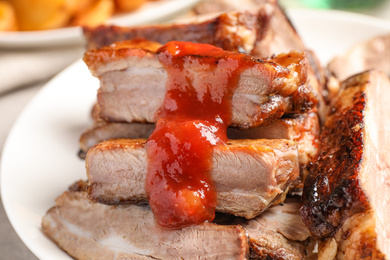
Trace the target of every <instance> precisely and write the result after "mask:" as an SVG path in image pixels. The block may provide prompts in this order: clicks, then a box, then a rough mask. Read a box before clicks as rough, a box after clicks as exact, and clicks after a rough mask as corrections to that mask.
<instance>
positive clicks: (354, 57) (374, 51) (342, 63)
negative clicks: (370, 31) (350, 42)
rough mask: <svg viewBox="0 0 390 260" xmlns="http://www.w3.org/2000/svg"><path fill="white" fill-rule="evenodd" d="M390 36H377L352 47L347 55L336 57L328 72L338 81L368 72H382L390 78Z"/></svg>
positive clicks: (331, 62) (330, 63)
mask: <svg viewBox="0 0 390 260" xmlns="http://www.w3.org/2000/svg"><path fill="white" fill-rule="evenodd" d="M389 57H390V34H387V35H381V36H376V37H374V38H371V39H369V40H366V41H363V42H360V43H357V44H355V45H354V46H352V47H351V48H350V49H349V50H348V51H347V52H346V53H345V54H343V55H341V56H338V57H335V58H334V59H332V60H331V61H330V62H329V64H328V70H329V71H330V73H331V74H332V75H333V76H335V77H336V78H337V79H338V80H344V79H346V78H348V77H350V76H352V75H354V74H356V73H361V72H363V71H366V70H372V69H375V70H382V71H383V72H385V73H386V74H387V75H388V76H389V77H390V61H389Z"/></svg>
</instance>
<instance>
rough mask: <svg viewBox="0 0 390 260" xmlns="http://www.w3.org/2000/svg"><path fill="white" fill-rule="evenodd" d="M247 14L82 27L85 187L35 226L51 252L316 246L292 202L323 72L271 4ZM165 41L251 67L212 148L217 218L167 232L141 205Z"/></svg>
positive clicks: (271, 255)
mask: <svg viewBox="0 0 390 260" xmlns="http://www.w3.org/2000/svg"><path fill="white" fill-rule="evenodd" d="M251 3H252V4H253V2H251ZM255 7H256V8H253V9H252V10H251V11H229V12H225V13H222V14H218V15H215V16H212V17H211V18H210V16H209V15H208V16H207V18H201V19H197V20H196V21H192V22H191V23H178V24H169V25H159V26H147V27H133V28H122V27H115V26H101V27H97V28H85V29H84V34H85V36H86V38H87V40H88V48H89V49H88V50H87V52H86V53H85V56H84V61H85V63H86V64H87V66H88V67H89V69H90V71H91V73H92V75H93V76H95V77H97V78H99V80H100V88H99V90H98V94H97V103H96V105H95V106H94V107H93V110H92V118H93V121H94V125H93V127H92V128H90V129H88V130H87V131H86V132H84V133H83V134H82V136H81V138H80V149H81V152H80V156H81V157H83V158H85V163H86V173H87V177H88V180H87V181H79V182H77V183H75V184H73V185H72V186H71V187H70V188H69V190H68V191H66V192H64V193H63V194H62V195H61V196H60V197H58V198H57V200H56V205H55V206H54V207H53V208H51V209H50V210H49V211H48V212H47V214H46V215H45V216H44V218H43V221H42V227H43V231H44V232H45V234H46V235H47V236H48V237H49V238H50V239H52V240H53V241H54V242H55V243H56V244H58V245H59V247H60V248H62V249H63V250H64V251H66V252H67V253H68V254H69V255H71V256H72V257H74V258H76V259H97V258H99V259H305V258H308V257H309V255H310V252H309V251H310V250H309V248H310V247H311V246H312V245H313V241H314V240H312V238H311V234H310V231H309V230H311V229H309V228H307V227H306V226H305V224H304V222H303V221H302V218H301V215H300V212H299V208H300V205H301V204H300V198H297V197H296V196H293V195H295V194H296V193H299V192H301V191H302V188H303V189H304V192H306V193H307V191H306V190H307V188H306V186H305V187H304V185H303V183H304V181H305V179H307V178H308V179H309V180H308V181H310V180H311V178H309V177H308V176H307V175H308V173H309V172H310V171H312V167H313V166H312V165H310V161H311V160H312V158H317V157H316V155H317V153H318V145H319V132H320V125H319V124H320V123H319V121H320V120H319V115H320V117H324V112H323V111H324V110H323V109H324V108H323V106H324V102H323V100H322V95H321V93H322V91H323V89H322V86H323V83H324V78H323V75H324V74H323V71H322V70H321V68H320V66H319V65H318V64H319V63H318V61H317V60H316V58H315V55H314V54H313V53H311V52H310V51H307V50H306V49H305V47H304V45H303V43H302V41H301V40H300V38H299V37H298V35H297V34H296V32H295V30H294V28H293V27H292V25H291V24H290V22H289V20H288V18H287V17H286V16H285V15H284V13H283V12H282V10H281V9H280V7H279V6H278V4H277V2H276V1H272V0H267V1H265V0H263V1H256V5H255ZM175 41H182V42H192V44H194V43H195V44H211V45H214V46H217V47H219V48H222V49H223V50H224V51H225V52H228V53H236V54H238V53H240V55H243V56H242V57H245V59H247V60H250V64H251V65H250V67H248V68H246V69H245V70H242V71H240V74H239V77H238V80H237V86H236V88H235V89H234V92H233V93H232V96H231V110H232V111H231V120H230V125H229V128H228V129H227V136H228V138H229V139H228V141H227V142H226V143H224V144H217V145H215V146H214V147H213V152H212V158H211V166H212V167H211V170H210V173H209V174H210V177H211V179H212V181H213V183H214V185H215V190H216V196H217V205H216V212H217V213H216V217H215V219H214V220H213V221H210V222H205V223H202V224H199V225H190V226H186V227H181V228H178V229H166V228H164V227H161V226H160V225H159V224H158V223H156V221H155V216H154V215H153V212H152V210H151V209H150V207H149V205H148V194H147V192H146V190H145V178H146V176H147V171H148V164H149V163H150V162H149V160H148V155H147V151H146V145H147V143H148V137H149V135H150V134H151V133H152V132H153V131H154V128H155V124H156V123H157V122H156V120H157V119H156V114H157V112H158V111H159V109H160V108H161V106H162V105H163V102H164V99H165V97H166V93H167V89H166V84H167V81H168V78H169V73H168V72H167V70H166V68H165V67H164V66H163V65H162V64H161V63H160V60H159V56H160V55H162V54H161V52H159V50H160V49H161V46H170V45H167V44H172V42H173V43H174V42H175ZM202 58H204V59H206V58H207V59H212V60H213V61H215V63H216V64H217V63H218V62H220V60H219V58H218V57H209V56H208V57H203V56H200V57H199V55H197V59H202ZM186 69H187V70H189V71H191V72H193V75H194V76H193V78H191V79H190V80H191V81H194V82H196V81H202V80H204V79H205V78H206V77H205V76H204V75H203V74H202V73H204V72H203V70H202V68H200V67H199V66H197V64H196V63H192V64H190V66H189V67H188V68H186ZM201 84H202V82H201V83H200V85H201ZM194 86H195V87H196V86H197V85H196V84H194ZM195 109H196V108H195ZM286 197H287V199H286ZM374 213H375V211H374ZM374 213H373V214H374ZM305 221H306V224H309V223H308V222H307V219H305ZM309 227H310V225H309ZM318 237H319V238H320V236H318ZM335 239H336V240H337V237H335Z"/></svg>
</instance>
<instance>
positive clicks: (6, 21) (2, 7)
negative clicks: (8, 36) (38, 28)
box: [0, 1, 18, 31]
mask: <svg viewBox="0 0 390 260" xmlns="http://www.w3.org/2000/svg"><path fill="white" fill-rule="evenodd" d="M16 30H18V24H17V21H16V14H15V10H14V8H13V6H12V5H11V4H10V3H7V2H4V1H0V31H16Z"/></svg>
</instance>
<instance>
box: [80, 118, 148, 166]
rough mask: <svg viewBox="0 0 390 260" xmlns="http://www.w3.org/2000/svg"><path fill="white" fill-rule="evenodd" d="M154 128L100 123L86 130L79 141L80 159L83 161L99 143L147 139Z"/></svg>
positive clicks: (142, 125) (139, 124) (144, 125)
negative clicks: (114, 140)
mask: <svg viewBox="0 0 390 260" xmlns="http://www.w3.org/2000/svg"><path fill="white" fill-rule="evenodd" d="M154 128H155V125H154V124H141V123H115V122H106V121H100V122H98V123H96V124H94V125H93V126H92V127H91V128H89V129H87V130H86V131H85V132H84V133H82V135H81V136H80V139H79V146H80V152H79V156H80V158H82V159H84V158H85V156H86V154H87V152H88V150H89V149H90V148H91V147H92V146H94V145H95V144H98V143H100V142H103V141H106V140H109V139H120V138H130V139H138V138H148V137H149V136H150V134H151V133H152V132H153V130H154Z"/></svg>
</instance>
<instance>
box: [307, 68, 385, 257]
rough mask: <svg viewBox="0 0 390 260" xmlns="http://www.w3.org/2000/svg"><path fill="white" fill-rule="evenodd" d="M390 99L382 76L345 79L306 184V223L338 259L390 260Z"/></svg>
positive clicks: (362, 75)
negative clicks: (333, 246)
mask: <svg viewBox="0 0 390 260" xmlns="http://www.w3.org/2000/svg"><path fill="white" fill-rule="evenodd" d="M389 99H390V82H389V79H388V77H387V76H386V74H385V73H383V72H378V71H368V72H365V73H361V74H358V75H356V76H353V77H351V78H349V79H347V80H346V81H344V82H343V83H342V86H341V91H340V93H339V95H338V97H337V98H336V99H335V100H334V102H333V104H332V106H331V109H330V111H331V112H330V113H329V115H328V119H327V121H326V124H325V127H324V130H323V132H322V134H321V137H320V140H321V144H320V153H319V155H318V156H317V158H316V160H315V161H314V163H313V165H312V167H310V174H309V176H308V178H307V179H306V182H305V186H304V190H303V207H302V209H301V214H302V217H303V220H304V222H305V223H306V224H307V226H308V227H309V229H310V231H311V232H312V233H313V235H315V236H316V237H319V238H328V239H330V240H329V241H332V240H333V241H334V243H333V245H335V246H336V249H335V250H333V251H334V252H336V253H335V255H337V258H338V259H357V258H365V257H366V256H367V255H371V256H377V258H375V259H384V256H386V259H388V258H389V256H390V247H389V244H390V223H389V219H390V210H389V205H390V185H389V183H390V169H389V165H390V156H389V153H388V147H389V145H390V134H389V127H390V117H389V114H388V112H389V111H390V102H389ZM328 243H329V244H332V243H330V242H328ZM325 249H326V247H325ZM325 249H324V250H325ZM328 249H329V248H328ZM363 249H364V250H363ZM325 251H326V250H325ZM325 251H324V252H325ZM330 251H331V250H330ZM328 252H329V251H328ZM357 256H359V257H357Z"/></svg>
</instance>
